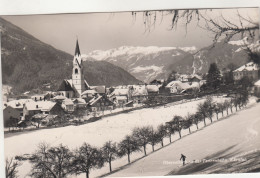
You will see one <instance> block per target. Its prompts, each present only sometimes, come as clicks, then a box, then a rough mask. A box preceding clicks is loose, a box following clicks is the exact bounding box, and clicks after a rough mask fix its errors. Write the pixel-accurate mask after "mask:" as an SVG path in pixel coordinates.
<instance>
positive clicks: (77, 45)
mask: <svg viewBox="0 0 260 178" xmlns="http://www.w3.org/2000/svg"><path fill="white" fill-rule="evenodd" d="M76 55H80V50H79V42H78V39H77V43H76V49H75V56H76Z"/></svg>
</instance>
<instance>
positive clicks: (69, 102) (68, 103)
mask: <svg viewBox="0 0 260 178" xmlns="http://www.w3.org/2000/svg"><path fill="white" fill-rule="evenodd" d="M62 103H63V104H65V105H74V103H73V101H72V100H71V99H68V98H66V99H65V100H63V101H62Z"/></svg>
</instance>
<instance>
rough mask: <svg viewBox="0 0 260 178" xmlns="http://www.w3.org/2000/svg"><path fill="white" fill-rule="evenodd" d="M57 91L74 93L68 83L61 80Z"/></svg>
mask: <svg viewBox="0 0 260 178" xmlns="http://www.w3.org/2000/svg"><path fill="white" fill-rule="evenodd" d="M58 91H74V89H73V88H72V86H71V84H70V82H68V81H67V80H63V81H62V83H61V85H60V87H59V88H58Z"/></svg>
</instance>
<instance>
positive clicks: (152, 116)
mask: <svg viewBox="0 0 260 178" xmlns="http://www.w3.org/2000/svg"><path fill="white" fill-rule="evenodd" d="M225 99H226V98H214V100H216V101H223V100H225ZM203 100H204V99H200V100H196V101H191V102H187V103H183V104H178V105H175V104H174V103H171V104H168V105H167V106H166V107H164V106H160V107H157V108H145V109H140V110H135V111H131V112H129V113H125V114H118V115H114V116H111V117H106V118H103V119H102V120H99V121H97V122H92V123H88V124H85V125H81V126H67V127H61V128H55V129H42V130H36V131H32V132H27V133H24V134H20V135H16V136H11V137H8V138H5V155H6V156H7V157H14V156H16V155H21V154H25V153H33V152H34V151H35V150H36V148H37V145H38V144H39V143H41V142H47V143H48V144H50V146H56V145H59V144H60V143H62V144H64V145H67V146H69V148H72V149H74V148H76V147H79V146H81V145H82V143H83V142H87V143H89V144H91V145H95V146H98V147H101V146H102V145H103V144H104V143H105V142H106V141H109V140H112V141H115V142H119V141H121V140H122V139H123V137H124V136H125V135H127V134H129V133H130V132H131V131H132V129H133V128H134V127H137V126H145V125H152V126H153V127H157V126H158V125H159V124H161V123H165V122H167V121H170V120H171V119H172V118H173V116H174V115H181V116H186V115H187V113H188V112H189V113H194V112H196V110H197V105H198V103H201V102H203ZM176 138H177V136H176ZM167 140H168V139H167ZM149 149H150V148H149ZM149 149H148V151H149ZM142 154H143V153H137V154H134V155H132V158H131V160H134V158H138V157H140V156H141V155H142ZM126 163H127V159H126V157H124V158H122V159H119V160H116V161H114V162H113V165H114V166H115V167H119V166H122V165H125V164H126ZM29 171H30V165H29V164H28V163H24V164H23V165H22V166H21V167H20V169H19V173H20V174H21V177H25V175H26V174H27V173H28V172H29ZM107 172H108V167H107V166H105V167H104V168H102V169H100V170H94V171H92V172H91V173H90V175H91V177H93V176H98V175H100V174H104V173H107ZM83 176H85V175H83Z"/></svg>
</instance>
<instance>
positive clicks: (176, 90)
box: [165, 81, 183, 94]
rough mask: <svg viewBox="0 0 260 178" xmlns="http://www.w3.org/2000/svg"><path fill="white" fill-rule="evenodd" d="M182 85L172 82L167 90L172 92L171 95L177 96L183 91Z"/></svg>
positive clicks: (178, 82)
mask: <svg viewBox="0 0 260 178" xmlns="http://www.w3.org/2000/svg"><path fill="white" fill-rule="evenodd" d="M182 84H183V83H182V82H181V81H171V82H170V83H168V84H167V85H166V87H165V88H168V89H169V90H170V93H172V94H177V93H180V92H181V91H182V90H183V86H182Z"/></svg>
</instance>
